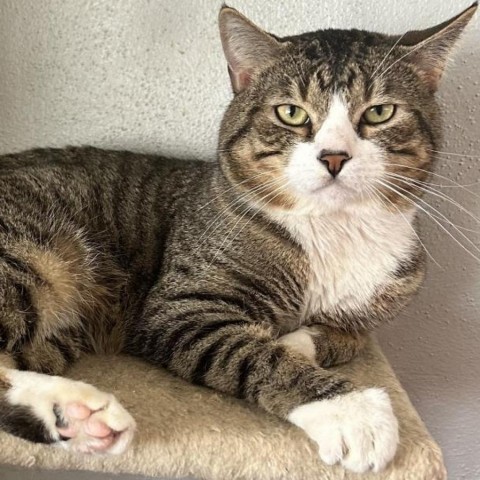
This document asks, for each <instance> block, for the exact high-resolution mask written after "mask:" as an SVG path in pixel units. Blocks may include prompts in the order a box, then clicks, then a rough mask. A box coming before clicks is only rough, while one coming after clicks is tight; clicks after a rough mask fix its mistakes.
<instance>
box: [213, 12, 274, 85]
mask: <svg viewBox="0 0 480 480" xmlns="http://www.w3.org/2000/svg"><path fill="white" fill-rule="evenodd" d="M218 22H219V27H220V37H221V39H222V45H223V51H224V52H225V57H226V59H227V62H228V72H229V74H230V80H231V82H232V88H233V91H234V92H235V93H239V92H241V91H242V90H244V89H245V88H246V87H247V86H248V85H249V83H250V80H251V77H252V75H253V74H255V72H257V71H258V70H260V69H261V68H262V67H265V65H268V64H269V63H270V62H271V61H272V60H273V59H274V58H275V57H276V56H277V55H279V53H280V51H281V48H282V46H281V44H280V42H278V41H277V40H276V39H275V38H274V37H272V36H271V35H269V34H268V33H267V32H265V31H263V30H262V29H261V28H259V27H257V26H256V25H254V24H253V23H252V22H251V21H250V20H248V18H246V17H245V16H243V15H242V14H241V13H239V12H237V10H235V9H234V8H230V7H227V6H223V7H222V9H221V10H220V14H219V19H218Z"/></svg>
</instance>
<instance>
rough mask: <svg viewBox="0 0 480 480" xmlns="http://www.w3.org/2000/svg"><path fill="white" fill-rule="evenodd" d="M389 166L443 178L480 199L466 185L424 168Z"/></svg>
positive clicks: (398, 164)
mask: <svg viewBox="0 0 480 480" xmlns="http://www.w3.org/2000/svg"><path fill="white" fill-rule="evenodd" d="M388 165H389V166H392V167H401V168H408V169H410V170H415V171H417V172H424V173H426V174H427V176H430V175H432V176H434V177H438V178H441V179H442V180H446V181H447V182H451V183H453V185H455V186H457V187H458V188H461V189H462V190H464V191H466V192H468V193H469V194H470V195H473V196H474V197H477V198H479V199H480V195H479V194H477V193H475V192H472V191H471V190H469V189H468V188H466V185H462V184H461V183H458V182H456V181H455V180H452V179H451V178H448V177H445V176H444V175H440V174H439V173H436V172H431V171H430V170H425V169H424V168H418V167H411V166H409V165H403V164H401V163H389V164H388Z"/></svg>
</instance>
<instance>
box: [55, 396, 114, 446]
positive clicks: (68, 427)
mask: <svg viewBox="0 0 480 480" xmlns="http://www.w3.org/2000/svg"><path fill="white" fill-rule="evenodd" d="M103 411H104V408H101V409H99V410H92V409H90V408H88V407H87V406H86V405H84V404H82V403H79V402H73V403H69V404H67V405H66V406H65V407H64V408H63V409H62V408H60V407H59V406H58V405H56V406H55V408H54V413H55V415H56V418H57V422H56V427H57V431H58V433H59V434H60V436H61V440H63V441H65V442H67V443H73V444H75V450H77V451H80V452H83V453H95V452H97V453H102V452H106V451H107V450H109V448H110V447H112V445H113V444H114V443H115V441H116V440H117V438H118V437H119V436H120V435H121V433H122V432H121V431H116V430H114V429H113V428H112V427H111V426H109V425H107V423H106V422H105V421H103V420H102V419H101V418H100V417H101V416H102V412H103Z"/></svg>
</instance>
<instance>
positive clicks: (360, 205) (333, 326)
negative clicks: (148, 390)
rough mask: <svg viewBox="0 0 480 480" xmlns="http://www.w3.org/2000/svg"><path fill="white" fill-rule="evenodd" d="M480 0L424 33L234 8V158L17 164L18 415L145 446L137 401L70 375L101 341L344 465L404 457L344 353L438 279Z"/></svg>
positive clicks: (29, 432)
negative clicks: (437, 221) (448, 117)
mask: <svg viewBox="0 0 480 480" xmlns="http://www.w3.org/2000/svg"><path fill="white" fill-rule="evenodd" d="M476 7H477V5H476V4H474V5H472V6H471V7H470V8H468V9H467V10H465V11H464V12H463V13H461V14H460V15H458V16H456V17H455V18H453V19H451V20H450V21H447V22H445V23H443V24H441V25H439V26H437V27H434V28H430V29H428V30H425V31H415V32H409V33H406V34H405V35H402V36H388V35H383V34H377V33H369V32H365V31H358V30H319V31H317V32H312V33H305V34H303V35H298V36H292V37H286V38H278V37H276V36H274V35H271V34H268V33H266V32H264V31H263V30H261V29H259V28H258V27H256V26H255V25H254V24H253V23H251V22H250V21H249V20H248V19H246V18H245V17H244V16H242V15H241V14H240V13H238V12H237V11H236V10H234V9H232V8H229V7H226V6H225V7H223V8H222V9H221V11H220V17H219V18H220V20H219V22H220V33H221V39H222V43H223V48H224V51H225V55H226V59H227V62H228V69H229V73H230V78H231V83H232V86H233V90H234V98H233V100H232V102H231V104H230V105H229V107H228V108H227V111H226V113H225V116H224V118H223V121H222V124H221V129H220V136H219V148H218V161H217V162H215V163H213V162H212V163H202V162H183V163H182V162H174V161H171V160H167V159H164V158H159V157H157V156H153V155H141V154H135V153H130V152H120V151H104V150H100V149H96V148H89V147H86V148H73V147H72V148H66V149H37V150H31V151H27V152H22V153H17V154H11V155H4V156H2V157H0V191H1V196H2V202H1V203H0V271H1V276H0V303H1V314H0V427H1V428H2V429H3V430H5V431H7V432H10V433H12V434H14V435H17V436H20V437H23V438H25V439H28V440H31V441H34V442H44V443H56V444H59V445H62V446H63V447H64V448H66V449H69V450H73V451H79V452H89V453H98V452H101V453H117V454H118V453H121V452H123V451H124V450H125V449H126V448H127V446H128V444H129V443H130V441H131V439H132V437H133V434H134V430H135V422H134V420H133V419H132V417H131V416H130V415H129V414H128V412H127V411H126V410H125V409H124V408H123V407H122V406H121V405H120V404H119V403H118V401H117V400H116V399H115V398H114V397H113V396H112V395H110V394H107V393H103V392H100V391H99V390H97V389H96V388H95V387H93V386H90V385H87V384H84V383H80V382H74V381H72V380H69V379H67V378H63V377H61V376H58V375H61V374H62V373H63V372H65V370H66V368H68V367H69V366H70V365H71V364H72V362H74V361H75V360H77V359H78V358H79V357H80V356H81V355H82V354H83V353H84V352H94V351H107V352H124V353H128V354H131V355H135V356H138V357H141V358H143V359H145V360H147V361H149V362H151V363H153V364H155V365H158V366H159V367H164V368H167V369H168V370H169V371H171V372H172V373H173V374H175V375H178V376H180V377H183V378H185V379H187V380H189V381H191V382H193V383H196V384H199V385H205V386H208V387H210V388H213V389H216V390H218V391H220V392H224V393H226V394H230V395H234V396H236V397H238V398H241V399H245V400H247V401H249V402H252V403H255V404H257V405H259V406H260V407H262V408H263V409H265V410H266V411H267V412H270V413H272V414H275V415H278V416H279V417H281V418H283V419H286V420H289V421H290V422H292V423H293V424H295V425H297V426H298V427H300V428H301V429H303V430H304V431H305V433H306V434H307V435H308V436H310V437H311V438H312V439H313V440H314V441H315V442H317V444H318V449H319V455H320V457H321V459H322V460H323V461H324V462H326V463H328V464H335V463H341V464H342V465H343V466H344V467H346V468H348V469H351V470H354V471H357V472H364V471H367V470H374V471H378V470H380V469H382V468H384V467H385V466H386V465H387V464H388V462H389V461H390V460H391V459H392V458H393V456H394V454H395V451H396V448H397V443H398V439H399V437H398V425H397V420H396V418H395V415H394V413H393V411H392V407H391V404H390V400H389V397H388V395H387V394H386V392H385V391H383V390H382V389H380V388H368V389H361V388H359V387H356V386H355V379H348V378H344V377H343V376H341V375H339V374H337V373H335V372H333V371H332V370H328V367H330V366H332V365H335V364H338V363H342V362H347V361H349V360H350V359H351V358H352V357H353V356H354V355H356V354H357V352H358V351H359V349H361V348H362V344H363V341H364V336H365V334H366V332H368V331H371V330H372V329H373V328H375V327H376V326H377V325H379V324H380V323H382V322H384V321H386V320H387V319H389V318H392V317H393V316H394V315H396V314H397V312H398V311H399V309H401V308H402V307H403V306H404V305H405V304H406V303H407V302H408V301H409V300H410V299H411V297H412V295H413V294H414V293H415V291H416V290H417V289H418V287H419V285H420V282H421V280H422V277H423V265H424V255H423V250H422V248H421V243H420V241H419V238H418V236H417V234H416V232H415V229H414V227H415V217H416V210H415V207H414V206H413V202H412V199H414V198H416V197H417V196H420V195H421V192H422V190H421V189H419V188H416V185H417V184H416V182H422V181H424V180H425V179H427V178H428V176H429V171H430V169H431V167H432V163H433V153H432V152H433V150H434V149H435V148H436V147H437V145H438V143H439V141H440V128H439V122H440V120H439V109H438V107H437V103H436V101H435V98H434V94H435V91H436V89H437V86H438V83H439V80H440V77H441V76H442V71H443V68H444V66H445V63H446V61H447V56H448V55H449V53H450V50H451V48H452V47H453V45H454V43H455V41H456V40H457V38H458V37H459V36H460V34H461V32H462V30H463V29H464V27H465V26H466V25H467V23H468V22H469V20H470V19H471V17H472V16H473V14H474V12H475V10H476ZM401 178H406V179H409V180H411V181H409V182H408V183H403V182H402V180H401ZM419 184H420V183H419Z"/></svg>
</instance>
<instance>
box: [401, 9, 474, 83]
mask: <svg viewBox="0 0 480 480" xmlns="http://www.w3.org/2000/svg"><path fill="white" fill-rule="evenodd" d="M477 7H478V1H476V2H475V3H474V4H473V5H471V6H470V7H468V8H467V9H466V10H464V11H463V12H462V13H460V14H459V15H457V16H455V17H453V18H451V19H450V20H447V21H446V22H443V23H441V24H440V25H437V26H435V27H432V28H428V29H426V30H421V31H411V32H408V33H406V34H405V35H404V36H403V38H402V39H401V41H400V44H401V45H404V46H408V47H411V53H409V54H407V55H408V57H407V58H408V59H409V61H411V62H412V63H413V64H414V65H415V66H416V67H417V69H418V72H419V74H420V77H421V78H423V79H424V81H425V82H426V83H427V85H428V86H429V88H430V89H431V90H432V91H435V90H437V88H438V84H439V82H440V79H441V77H442V74H443V71H444V69H445V65H446V63H447V60H448V57H449V55H450V52H451V50H452V49H453V46H454V45H455V43H456V41H457V40H458V38H459V37H460V35H461V33H462V32H463V30H464V29H465V27H466V26H467V24H468V22H469V21H470V20H471V19H472V17H473V15H474V13H475V12H476V10H477Z"/></svg>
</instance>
